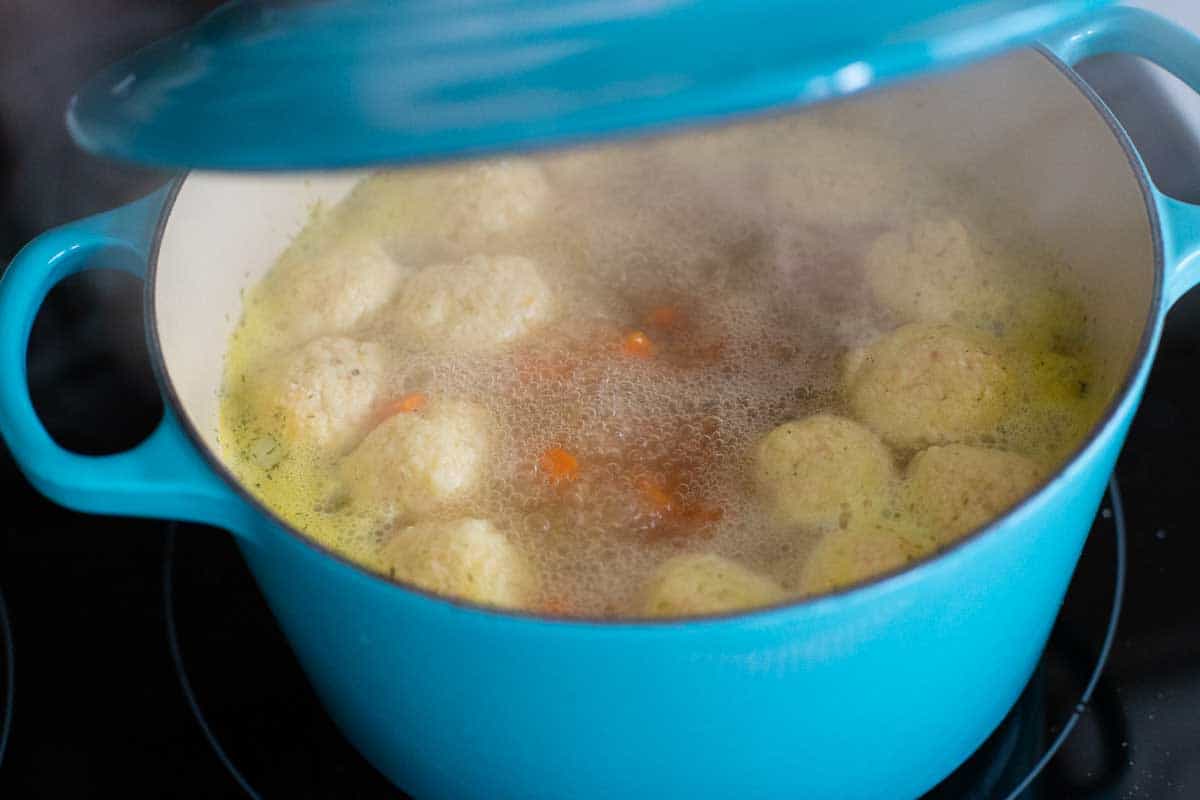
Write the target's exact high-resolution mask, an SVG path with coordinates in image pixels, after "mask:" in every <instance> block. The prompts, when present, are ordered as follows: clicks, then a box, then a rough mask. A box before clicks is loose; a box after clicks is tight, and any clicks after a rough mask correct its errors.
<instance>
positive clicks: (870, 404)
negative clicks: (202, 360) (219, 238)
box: [221, 115, 1111, 617]
mask: <svg viewBox="0 0 1200 800" xmlns="http://www.w3.org/2000/svg"><path fill="white" fill-rule="evenodd" d="M955 186H956V184H955V180H954V176H952V175H943V174H937V173H936V172H934V171H931V170H929V169H923V168H922V166H921V165H920V164H917V163H913V162H912V161H911V160H910V159H907V158H906V157H905V154H904V149H903V147H902V146H900V144H899V143H896V142H893V141H890V140H889V139H888V138H887V137H886V135H884V134H883V133H881V132H878V131H876V132H871V131H866V130H863V129H862V128H860V127H855V126H853V125H850V124H846V123H845V122H842V121H839V120H838V119H837V118H836V116H834V117H832V118H830V119H821V118H811V117H809V116H807V115H806V116H804V117H798V118H790V119H779V120H769V121H765V122H756V123H752V124H741V125H738V126H736V127H732V128H728V129H723V130H718V131H702V132H693V133H688V134H684V135H681V136H674V137H671V138H668V139H662V140H653V141H642V142H635V143H629V144H621V145H610V146H605V147H599V148H593V149H590V150H581V151H577V152H569V153H562V154H550V155H545V156H538V157H530V158H521V159H500V160H493V161H488V162H479V163H470V164H461V165H451V166H446V167H439V168H432V169H423V170H408V171H396V172H385V173H379V174H376V175H373V176H370V177H368V178H366V179H365V180H363V181H362V182H361V183H360V184H359V185H358V186H357V187H356V188H355V189H354V190H353V191H352V192H351V193H350V194H349V195H348V196H347V197H346V198H345V199H344V200H342V201H341V202H340V203H338V204H337V205H336V206H333V207H329V208H315V209H313V213H312V218H311V221H310V222H309V224H308V225H307V226H306V227H305V228H304V229H303V230H302V231H301V232H300V233H299V234H298V235H297V236H296V238H295V240H294V241H293V243H292V244H291V245H290V247H289V248H288V249H287V250H286V251H285V252H284V253H282V254H281V255H280V256H279V259H278V261H277V263H276V264H275V266H274V268H273V269H272V270H271V272H270V273H269V274H268V275H267V276H266V278H265V279H264V280H263V281H262V282H261V283H260V284H259V285H258V286H256V287H255V288H254V289H253V290H252V291H251V292H250V293H249V295H248V296H247V299H246V303H245V311H244V317H243V320H242V322H241V324H240V326H239V327H238V329H237V331H236V332H235V335H234V337H233V339H232V341H231V342H230V345H229V351H228V365H227V377H226V385H225V389H224V396H223V404H222V419H221V425H222V428H221V444H222V447H223V448H224V450H225V453H226V455H227V457H228V458H229V459H230V461H231V463H232V465H233V467H234V469H235V471H236V472H237V474H238V476H239V478H240V479H241V480H242V481H244V483H245V484H246V485H247V486H248V487H250V488H251V490H252V491H253V492H254V493H255V494H256V495H257V496H258V497H260V498H261V499H262V501H263V502H264V503H266V504H267V505H268V506H269V507H270V508H271V509H272V510H274V511H275V512H276V513H277V514H278V515H279V516H280V517H281V518H283V519H284V520H286V521H287V522H288V523H290V524H291V525H293V526H295V527H296V528H298V529H299V530H301V531H303V532H304V533H305V534H307V535H309V536H311V537H313V538H314V539H316V540H318V541H319V542H321V543H322V544H324V545H326V546H328V547H330V548H332V549H334V550H336V551H337V552H339V553H342V554H344V555H346V556H347V557H349V558H351V559H353V560H355V561H357V562H359V563H361V564H362V565H363V566H365V567H367V568H368V569H372V570H374V571H377V572H379V573H381V574H383V575H387V576H390V577H392V578H394V579H396V580H398V581H401V582H405V583H410V584H415V585H417V586H420V587H422V588H424V589H426V590H429V591H434V592H438V593H442V594H448V595H452V596H457V597H460V598H464V599H467V600H471V601H475V602H480V603H484V604H492V605H501V606H506V607H516V608H521V609H525V610H529V611H533V612H536V613H546V614H554V615H566V616H587V617H645V616H679V615H691V614H705V613H714V612H723V611H733V610H738V609H743V608H749V607H754V606H758V605H767V604H772V603H778V602H783V601H785V600H787V599H788V598H789V597H799V596H805V595H812V594H817V593H821V592H825V591H830V590H835V589H839V588H842V587H845V586H849V585H852V584H854V583H857V582H860V581H862V580H866V579H868V578H870V577H872V576H874V575H877V574H880V573H883V572H888V571H891V570H895V569H898V568H900V567H902V566H903V565H904V564H906V563H908V562H910V561H913V560H916V559H920V558H922V557H924V556H926V555H928V554H930V553H933V552H936V551H937V550H938V549H940V548H943V547H945V546H947V545H949V544H951V543H953V542H954V541H956V540H957V539H958V538H960V537H961V536H963V535H966V534H968V533H970V532H971V531H972V530H974V529H976V528H977V527H979V526H980V525H982V524H985V523H986V522H987V521H988V520H990V519H991V518H992V517H994V516H995V515H997V514H1000V513H1002V512H1003V511H1005V510H1006V509H1007V508H1008V507H1010V506H1011V505H1012V504H1013V503H1014V502H1016V501H1017V500H1018V499H1019V498H1020V497H1021V496H1023V495H1024V494H1026V493H1027V492H1029V491H1032V490H1033V489H1034V488H1036V486H1037V485H1038V484H1039V483H1040V482H1041V481H1042V480H1043V479H1044V478H1045V477H1047V476H1048V475H1049V474H1050V473H1051V472H1052V471H1053V470H1054V468H1055V467H1056V466H1057V464H1058V463H1060V462H1061V460H1062V459H1063V458H1064V457H1065V456H1066V454H1067V453H1069V452H1070V451H1071V450H1073V449H1074V448H1075V447H1076V446H1077V445H1078V444H1079V442H1080V441H1081V439H1082V437H1083V436H1084V434H1085V433H1086V432H1087V430H1088V429H1089V428H1090V427H1091V425H1092V424H1093V423H1094V421H1095V419H1096V418H1097V416H1098V414H1099V411H1100V409H1101V408H1102V407H1103V405H1104V403H1105V402H1106V401H1107V399H1108V397H1109V395H1110V393H1111V389H1110V388H1106V387H1104V386H1102V385H1100V382H1098V381H1097V379H1096V375H1095V374H1094V373H1095V368H1094V364H1093V358H1092V355H1091V352H1090V339H1089V335H1088V328H1087V316H1086V312H1085V309H1086V297H1085V296H1084V294H1083V292H1082V291H1081V290H1080V288H1079V287H1078V286H1077V285H1076V284H1075V282H1074V281H1073V280H1072V274H1071V270H1070V268H1069V266H1068V265H1065V264H1062V263H1059V262H1058V261H1057V260H1056V257H1055V255H1054V254H1053V253H1047V252H1037V251H1033V250H1032V249H1031V248H1029V247H1028V246H1027V245H1023V244H1021V241H1020V237H1019V232H1018V235H1017V236H1013V235H1012V234H1013V232H1012V231H1007V230H1001V229H1000V228H999V227H998V226H997V225H995V224H992V225H989V220H988V219H987V218H984V217H983V216H982V215H979V214H972V213H971V212H970V211H969V210H967V209H966V206H964V205H963V204H961V203H956V202H954V199H955V191H956V189H955Z"/></svg>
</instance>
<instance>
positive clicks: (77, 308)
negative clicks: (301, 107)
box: [0, 0, 1200, 800]
mask: <svg viewBox="0 0 1200 800" xmlns="http://www.w3.org/2000/svg"><path fill="white" fill-rule="evenodd" d="M210 5H212V4H211V3H208V2H199V1H198V2H193V3H190V4H189V3H176V4H169V5H168V4H154V3H149V2H143V3H135V2H116V0H104V2H97V3H95V4H71V5H70V6H69V7H68V6H67V5H65V4H64V5H59V4H55V3H35V2H32V0H18V2H16V3H15V6H13V8H15V12H10V11H9V10H8V9H6V10H5V11H4V12H0V13H3V14H5V15H6V19H5V23H6V24H4V25H0V263H3V262H6V261H7V259H8V258H9V257H11V255H12V254H13V253H14V252H15V250H16V248H17V247H18V246H19V245H20V243H21V242H23V241H24V240H26V239H28V238H30V237H31V236H32V235H34V234H36V233H37V232H38V231H39V230H41V229H44V228H46V227H49V226H52V225H55V224H59V223H61V222H65V221H67V220H69V219H72V218H75V217H78V216H82V215H84V214H87V213H92V212H95V211H100V210H104V209H106V208H110V207H112V206H114V205H117V204H120V203H122V202H126V201H128V200H130V199H133V198H134V197H137V196H139V195H140V194H142V193H144V192H146V191H148V190H149V189H151V188H153V187H154V186H155V185H157V183H158V182H160V181H161V180H162V179H163V176H161V175H157V174H154V173H150V172H146V171H142V170H133V169H131V168H128V167H119V166H116V165H110V164H103V163H99V162H96V161H93V160H91V159H88V158H86V157H84V156H82V155H81V154H79V153H77V152H76V151H75V150H74V149H73V148H72V147H71V146H70V145H69V143H68V142H67V140H66V136H65V133H64V132H63V131H62V129H61V121H60V113H59V110H60V109H61V108H62V107H63V105H64V103H65V100H66V97H67V96H68V94H69V93H70V90H71V88H72V87H73V86H76V85H77V84H78V83H79V81H80V80H82V79H83V78H84V77H86V76H87V74H89V73H90V72H91V71H93V70H94V69H96V68H97V67H98V66H100V65H102V64H103V63H105V62H106V61H109V60H111V59H112V58H114V57H115V56H118V55H120V54H122V53H125V52H128V50H130V49H131V48H133V47H135V46H137V45H138V44H140V43H142V42H145V41H149V40H151V39H153V38H155V37H157V36H160V35H162V34H163V33H165V32H167V31H169V30H170V29H172V28H174V27H177V26H179V25H181V24H184V23H186V22H187V21H188V20H189V19H192V18H194V17H195V16H196V15H197V14H198V13H200V12H201V11H202V10H203V9H204V8H206V7H208V6H210ZM81 6H85V7H83V8H81ZM68 56H69V57H68ZM1145 70H1146V68H1145V67H1143V66H1141V65H1139V64H1137V63H1135V62H1133V61H1132V60H1125V59H1116V58H1111V59H1105V60H1103V61H1099V62H1097V63H1095V64H1092V65H1086V66H1085V69H1084V72H1085V74H1086V76H1087V77H1089V79H1090V80H1091V81H1092V82H1093V84H1094V85H1096V86H1097V88H1098V89H1099V91H1100V93H1101V95H1102V96H1104V97H1105V98H1106V99H1107V100H1108V101H1109V103H1110V105H1112V106H1113V108H1114V109H1115V110H1116V111H1117V113H1118V114H1119V115H1120V116H1121V117H1122V119H1123V121H1124V122H1125V124H1126V127H1127V128H1128V129H1129V130H1130V132H1131V135H1132V136H1133V137H1134V139H1135V141H1137V142H1138V144H1139V146H1141V147H1142V148H1143V154H1144V156H1145V158H1146V161H1147V163H1148V164H1149V165H1150V168H1151V170H1152V172H1153V173H1154V174H1155V178H1156V180H1158V181H1159V183H1160V185H1162V186H1163V187H1164V188H1165V189H1166V190H1168V191H1171V192H1173V193H1175V194H1177V195H1178V196H1180V197H1182V198H1184V199H1191V200H1196V201H1200V143H1198V140H1197V133H1196V132H1197V131H1200V121H1197V120H1185V119H1182V118H1181V117H1180V116H1179V115H1178V114H1177V113H1176V112H1174V111H1173V110H1172V109H1171V108H1170V107H1168V106H1167V104H1166V103H1165V101H1164V100H1163V98H1162V96H1161V94H1158V93H1157V92H1156V91H1155V90H1154V89H1153V87H1152V86H1151V85H1150V83H1149V82H1148V81H1147V79H1146V74H1147V73H1146V71H1145ZM1198 368H1200V292H1198V293H1193V294H1192V295H1191V296H1189V297H1185V298H1184V299H1183V300H1182V301H1181V302H1180V304H1179V305H1178V307H1177V308H1176V309H1175V310H1174V311H1173V312H1172V314H1171V315H1170V317H1169V319H1168V323H1167V326H1166V330H1165V333H1164V336H1163V340H1162V345H1161V348H1160V352H1159V356H1158V359H1157V361H1156V363H1155V366H1154V369H1153V372H1152V374H1151V377H1150V382H1149V385H1148V388H1147V391H1146V396H1145V399H1144V401H1143V404H1142V409H1141V411H1140V412H1139V414H1138V417H1137V419H1136V420H1135V422H1134V424H1133V427H1132V429H1131V431H1130V435H1129V440H1128V443H1127V445H1126V447H1125V450H1124V454H1123V455H1122V457H1121V459H1120V462H1119V464H1118V467H1117V471H1116V480H1117V483H1118V484H1119V487H1120V492H1121V494H1122V497H1123V500H1124V504H1123V505H1124V521H1125V523H1126V533H1127V535H1126V536H1125V537H1124V541H1125V555H1126V556H1127V560H1126V566H1127V574H1126V575H1125V581H1124V586H1123V591H1124V601H1123V608H1122V613H1121V616H1120V622H1119V626H1118V628H1117V630H1116V635H1115V638H1114V639H1113V642H1112V649H1111V654H1110V655H1109V658H1108V662H1107V664H1106V666H1105V668H1104V670H1103V672H1102V673H1101V675H1100V678H1099V680H1098V681H1097V682H1096V683H1095V686H1094V692H1093V694H1092V696H1091V702H1090V703H1089V704H1088V705H1087V706H1086V707H1085V708H1083V709H1082V712H1081V713H1079V714H1078V719H1077V721H1076V723H1074V724H1073V729H1072V730H1071V731H1070V732H1069V735H1067V736H1066V737H1065V738H1064V740H1063V742H1062V745H1061V748H1059V749H1058V750H1057V751H1056V752H1055V754H1054V755H1053V757H1051V758H1049V760H1048V763H1047V764H1046V767H1045V769H1044V770H1043V771H1042V773H1041V777H1040V778H1039V779H1038V780H1036V781H1034V782H1033V783H1032V784H1031V785H1030V787H1029V789H1028V791H1027V792H1026V793H1025V794H1023V795H1022V796H1023V797H1029V798H1042V797H1044V798H1080V799H1081V800H1092V799H1093V798H1106V799H1107V798H1131V799H1132V798H1153V799H1154V800H1164V799H1167V800H1169V799H1170V798H1185V797H1186V798H1192V797H1197V796H1200V713H1197V711H1198V710H1200V581H1198V580H1196V578H1195V575H1196V573H1197V570H1198V569H1200V539H1198V538H1197V536H1196V525H1195V523H1194V521H1193V520H1194V513H1195V500H1196V497H1197V495H1198V493H1200V451H1198V450H1197V448H1196V446H1195V443H1196V442H1197V441H1200V438H1198V437H1200V381H1197V379H1196V375H1197V374H1198ZM29 371H30V381H31V384H32V389H33V394H34V398H35V403H36V405H37V406H38V409H39V411H40V413H41V414H42V415H43V417H44V419H45V420H46V422H47V424H48V426H49V427H50V428H51V430H52V431H53V432H54V434H55V435H56V437H58V438H59V440H60V441H62V442H63V443H64V444H65V445H67V446H70V447H72V448H74V449H78V450H82V451H85V452H111V451H113V450H117V449H120V448H121V447H123V446H127V445H128V444H130V443H132V442H134V441H136V440H137V439H139V438H140V437H141V436H144V435H145V434H146V433H148V432H149V431H150V430H151V429H152V428H153V426H154V423H155V422H156V420H157V416H158V414H159V413H160V404H159V401H158V398H157V392H156V390H155V387H154V381H153V377H152V375H151V373H150V370H149V367H148V364H147V357H146V353H145V345H144V341H143V338H142V321H141V317H140V286H139V285H138V283H137V282H136V281H135V280H134V279H132V278H129V277H127V276H123V275H119V274H116V273H96V274H91V275H86V276H79V277H77V278H75V279H72V280H71V281H68V282H67V283H66V284H64V285H63V286H62V287H60V288H59V289H58V290H56V291H55V293H54V294H53V296H52V297H51V301H50V302H49V303H48V305H47V308H46V309H45V311H44V312H43V314H42V315H41V317H40V318H39V320H38V323H37V324H36V326H35V330H34V336H33V342H32V344H31V348H30V356H29ZM0 486H2V487H3V490H2V493H0V497H3V498H4V500H5V510H6V511H7V513H6V514H5V515H4V518H3V524H2V525H3V527H2V534H0V591H2V593H3V599H4V604H3V605H2V606H0V612H3V613H0V752H2V754H3V760H2V761H0V797H21V798H59V797H72V798H91V797H108V796H114V795H119V796H124V797H159V796H171V797H206V798H208V797H238V796H260V797H284V796H286V797H313V798H325V797H346V796H354V797H386V796H395V794H396V791H395V790H394V789H392V788H391V787H390V786H389V785H388V784H387V783H386V781H384V780H383V779H382V778H381V777H380V776H379V775H378V773H376V772H375V771H374V770H373V769H372V768H371V767H370V766H369V765H367V764H366V763H365V762H364V761H363V760H362V758H361V757H360V756H358V755H357V753H355V752H354V750H353V749H352V748H351V747H350V746H349V745H348V744H346V742H345V741H344V740H343V739H342V738H341V736H340V734H338V732H337V730H336V729H335V728H334V727H333V725H332V723H331V722H330V721H329V720H328V718H327V717H326V716H325V714H324V712H323V711H322V710H321V709H320V707H319V705H318V704H317V703H316V701H315V698H314V697H313V695H312V691H311V689H310V688H309V687H308V684H307V682H306V681H305V679H304V676H303V674H302V673H301V671H300V669H299V667H298V666H297V664H296V662H295V660H294V659H293V658H292V656H291V654H290V651H289V650H288V649H287V646H286V644H285V643H284V641H283V639H282V637H281V635H280V634H279V632H278V630H277V629H276V628H275V626H274V624H273V621H272V619H271V617H270V614H269V612H268V611H267V609H266V607H265V604H264V603H263V600H262V598H261V596H260V595H259V594H258V592H257V589H256V588H255V587H254V584H253V582H252V580H251V579H250V577H249V574H248V572H247V570H246V568H245V566H244V564H243V563H242V561H241V558H240V555H239V554H238V552H237V550H236V548H235V546H234V545H233V543H232V541H231V540H230V538H229V536H228V534H226V533H224V532H222V531H218V530H214V529H209V528H204V527H200V526H194V525H178V526H177V525H170V524H165V523H162V522H155V521H144V520H130V519H118V518H100V517H90V516H83V515H79V514H76V513H73V512H70V511H67V510H65V509H62V508H59V507H57V506H55V505H53V504H52V503H50V502H48V501H46V500H44V499H42V498H41V497H40V496H39V495H37V494H36V493H35V492H34V491H33V490H32V489H31V488H30V487H29V486H28V484H27V483H25V481H24V479H23V478H22V477H21V476H20V474H19V473H18V471H17V470H16V468H15V466H14V465H13V463H12V461H11V459H10V458H9V457H8V456H7V453H4V452H3V451H2V450H0ZM1104 508H1105V510H1106V511H1107V512H1108V515H1107V516H1105V515H1104V514H1102V515H1101V516H1100V517H1098V518H1097V521H1096V526H1095V528H1094V530H1093V533H1092V536H1091V537H1090V539H1089V542H1088V545H1087V548H1086V550H1085V553H1084V557H1083V559H1082V561H1081V563H1080V567H1079V569H1078V570H1077V573H1076V576H1075V579H1074V581H1073V583H1072V586H1071V590H1070V593H1069V595H1068V600H1067V602H1066V603H1065V605H1064V609H1063V613H1062V615H1061V616H1060V619H1059V622H1058V625H1057V626H1056V628H1055V633H1054V635H1053V637H1052V639H1051V644H1050V646H1049V647H1048V649H1047V654H1046V657H1045V658H1044V659H1043V662H1042V665H1041V666H1040V667H1039V670H1038V672H1037V674H1036V675H1035V677H1034V679H1033V680H1032V681H1031V683H1030V685H1029V687H1028V688H1027V689H1026V692H1025V694H1024V695H1023V696H1022V699H1021V701H1020V702H1019V703H1018V704H1017V706H1016V707H1015V708H1014V710H1013V712H1012V714H1010V718H1009V719H1008V720H1007V721H1006V723H1005V724H1004V725H1003V726H1002V727H1001V729H1000V730H999V731H998V732H997V733H996V734H995V735H994V736H993V739H992V740H989V742H988V744H987V745H985V748H984V749H983V751H982V752H981V753H980V754H979V755H978V756H977V757H976V758H974V759H973V760H972V762H971V763H970V764H968V765H967V766H966V767H965V768H964V770H962V771H960V773H957V774H956V775H955V776H954V778H952V780H951V782H950V783H948V784H947V785H944V786H943V787H940V788H939V789H938V790H937V791H936V792H935V793H934V794H933V795H931V797H936V798H939V799H941V800H945V799H947V798H977V799H978V800H988V799H989V798H992V797H997V798H999V797H1006V796H1008V794H1009V793H1010V792H1011V791H1012V789H1013V788H1014V787H1015V786H1017V785H1018V784H1019V783H1020V781H1021V778H1022V777H1023V776H1025V775H1027V774H1028V773H1029V771H1030V769H1031V768H1032V767H1033V766H1034V765H1036V764H1037V762H1038V761H1039V760H1040V759H1042V757H1043V756H1044V755H1045V754H1046V753H1047V751H1048V750H1049V749H1050V747H1051V746H1052V745H1053V744H1054V742H1055V739H1056V737H1058V736H1059V735H1060V733H1061V732H1062V730H1063V727H1064V726H1065V725H1067V724H1068V721H1069V720H1070V719H1071V717H1072V715H1073V714H1074V713H1075V706H1076V704H1077V703H1078V702H1079V699H1080V697H1081V695H1082V693H1083V692H1084V690H1085V689H1086V688H1087V685H1088V683H1089V681H1090V679H1091V676H1092V672H1093V669H1094V667H1095V665H1096V663H1097V660H1098V658H1099V656H1100V654H1101V650H1102V649H1103V645H1104V641H1105V634H1106V632H1107V630H1108V626H1109V621H1110V617H1111V609H1112V603H1113V600H1114V593H1115V591H1116V588H1117V580H1116V579H1117V575H1118V554H1119V547H1118V545H1119V544H1120V542H1119V537H1118V524H1117V523H1118V522H1119V521H1120V515H1119V514H1116V513H1114V512H1115V511H1118V510H1119V509H1118V508H1116V507H1115V505H1114V502H1113V498H1112V496H1111V495H1110V497H1109V498H1107V499H1106V500H1105V505H1104ZM10 634H11V637H10ZM10 648H11V650H10ZM10 669H11V673H10V672H9V670H10ZM9 723H11V724H9Z"/></svg>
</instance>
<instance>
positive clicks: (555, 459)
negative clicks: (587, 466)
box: [538, 447, 579, 486]
mask: <svg viewBox="0 0 1200 800" xmlns="http://www.w3.org/2000/svg"><path fill="white" fill-rule="evenodd" d="M538 466H539V467H540V468H541V470H542V472H543V473H544V474H545V475H546V478H547V479H549V481H550V483H551V484H552V485H555V486H557V485H558V484H560V483H562V482H564V481H573V480H575V478H577V477H578V476H579V459H577V458H575V456H573V455H571V454H570V453H569V452H567V451H566V450H564V449H563V448H561V447H551V448H550V449H549V450H547V451H546V452H544V453H542V456H541V458H539V459H538Z"/></svg>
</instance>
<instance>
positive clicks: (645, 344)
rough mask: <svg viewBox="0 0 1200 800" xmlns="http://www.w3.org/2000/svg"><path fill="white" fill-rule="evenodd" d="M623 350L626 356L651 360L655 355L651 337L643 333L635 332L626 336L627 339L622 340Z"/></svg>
mask: <svg viewBox="0 0 1200 800" xmlns="http://www.w3.org/2000/svg"><path fill="white" fill-rule="evenodd" d="M621 350H622V351H623V352H624V353H625V354H626V355H631V356H636V357H637V358H649V357H650V356H652V355H653V354H654V345H653V344H652V343H651V342H650V337H649V336H647V335H646V334H644V333H642V332H641V331H633V332H632V333H627V334H625V338H624V339H622V340H621Z"/></svg>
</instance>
